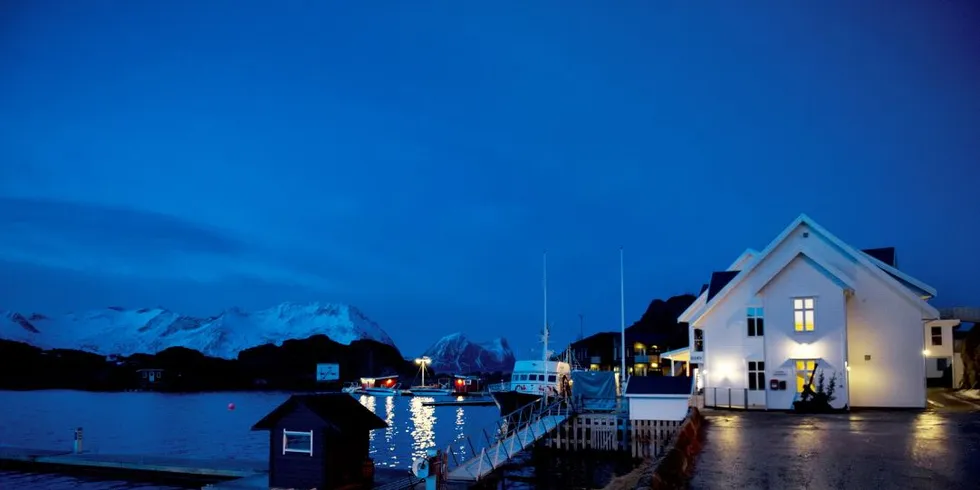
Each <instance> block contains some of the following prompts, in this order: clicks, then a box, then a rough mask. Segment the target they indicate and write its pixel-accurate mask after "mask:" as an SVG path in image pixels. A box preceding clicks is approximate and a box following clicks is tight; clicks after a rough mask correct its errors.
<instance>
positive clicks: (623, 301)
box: [619, 247, 626, 394]
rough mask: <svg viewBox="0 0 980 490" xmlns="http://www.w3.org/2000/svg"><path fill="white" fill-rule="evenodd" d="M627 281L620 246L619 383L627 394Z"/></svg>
mask: <svg viewBox="0 0 980 490" xmlns="http://www.w3.org/2000/svg"><path fill="white" fill-rule="evenodd" d="M625 292H626V288H625V281H624V279H623V247H619V327H620V329H621V342H622V346H621V347H622V350H623V355H622V362H621V364H620V371H619V373H620V380H619V383H620V385H621V386H622V389H623V390H624V391H623V394H625V388H626V298H625Z"/></svg>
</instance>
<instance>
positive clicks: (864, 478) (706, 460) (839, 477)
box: [690, 394, 980, 490]
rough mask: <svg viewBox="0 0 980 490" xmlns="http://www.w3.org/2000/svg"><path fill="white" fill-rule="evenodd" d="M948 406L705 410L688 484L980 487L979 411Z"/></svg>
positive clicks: (949, 489) (947, 489)
mask: <svg viewBox="0 0 980 490" xmlns="http://www.w3.org/2000/svg"><path fill="white" fill-rule="evenodd" d="M930 398H932V394H930ZM953 405H954V404H952V403H950V404H949V405H948V406H947V404H945V403H944V406H943V407H936V406H933V408H930V409H928V410H925V411H913V412H906V411H861V412H852V413H849V414H841V415H808V416H803V415H796V414H792V413H769V412H725V411H711V410H708V411H706V412H705V415H706V416H707V419H708V421H709V424H708V426H707V430H706V444H705V446H704V449H703V450H702V452H701V454H700V456H699V457H698V459H697V463H696V466H695V469H694V476H693V478H692V480H691V482H690V488H692V489H699V490H700V489H712V490H713V489H721V490H724V489H739V490H745V489H779V490H782V489H797V488H805V489H879V488H880V489H889V490H891V489H933V488H934V489H944V490H953V489H980V412H978V411H977V410H976V409H975V408H974V407H971V406H970V405H968V404H967V405H963V404H959V405H956V406H953ZM977 408H980V407H977Z"/></svg>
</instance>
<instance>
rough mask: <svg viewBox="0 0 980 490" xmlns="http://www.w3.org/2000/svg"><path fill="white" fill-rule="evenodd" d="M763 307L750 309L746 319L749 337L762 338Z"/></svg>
mask: <svg viewBox="0 0 980 490" xmlns="http://www.w3.org/2000/svg"><path fill="white" fill-rule="evenodd" d="M762 323H763V321H762V307H755V308H749V309H748V313H747V316H746V319H745V324H746V325H747V326H748V334H749V337H762V331H763V328H762V327H763V325H762Z"/></svg>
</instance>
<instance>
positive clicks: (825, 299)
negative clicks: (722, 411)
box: [678, 215, 956, 409]
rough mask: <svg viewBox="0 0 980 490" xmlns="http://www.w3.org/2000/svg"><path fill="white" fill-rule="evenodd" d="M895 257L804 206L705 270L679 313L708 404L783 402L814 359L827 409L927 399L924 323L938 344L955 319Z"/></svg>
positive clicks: (911, 404) (914, 404)
mask: <svg viewBox="0 0 980 490" xmlns="http://www.w3.org/2000/svg"><path fill="white" fill-rule="evenodd" d="M887 250H890V251H891V256H892V260H891V262H892V263H891V264H889V263H887V262H886V261H883V260H881V258H882V257H884V255H883V254H882V252H883V251H887ZM893 259H894V250H892V249H869V250H864V251H862V250H859V249H856V248H854V247H852V246H850V245H848V244H847V243H845V242H843V241H841V240H840V239H839V238H837V237H836V236H834V235H832V234H831V233H830V232H828V231H827V230H825V229H824V228H823V227H821V226H820V225H818V224H817V223H816V222H814V221H813V220H812V219H811V218H809V217H808V216H806V215H801V216H800V217H798V218H797V219H796V220H794V221H793V222H792V223H791V224H790V225H789V226H788V227H786V229H785V230H783V232H782V233H780V234H779V235H778V236H777V237H776V239H774V240H773V241H772V242H771V243H770V244H769V245H768V246H767V247H766V248H765V249H764V250H762V251H761V252H757V251H755V250H751V249H749V250H747V251H746V252H745V253H743V254H742V255H741V256H740V257H739V258H738V259H737V260H736V261H735V262H734V263H733V264H732V265H731V266H730V267H729V268H728V269H727V270H725V271H719V272H715V273H714V274H712V278H711V282H710V284H708V285H706V287H705V288H704V290H703V291H702V293H701V294H700V296H699V297H698V299H697V300H696V301H695V302H694V303H693V304H692V305H691V307H690V308H688V310H687V311H685V312H684V313H683V314H682V315H681V316H680V317H679V319H678V320H679V321H681V322H686V323H688V325H689V336H690V339H691V340H690V352H689V353H688V356H687V357H688V359H689V361H690V365H691V372H692V374H693V375H694V376H697V377H698V378H699V379H698V382H697V386H698V387H699V388H702V389H703V394H704V403H705V406H732V407H743V408H759V409H790V408H792V404H793V401H794V400H796V399H798V397H799V393H800V392H801V391H802V388H803V385H804V384H805V383H806V382H808V381H809V379H810V375H811V373H813V371H814V369H815V368H816V370H817V372H818V373H817V374H818V376H819V374H820V373H821V372H822V373H823V374H824V377H825V382H826V384H828V386H829V380H830V379H831V377H834V379H835V380H836V382H835V394H834V396H835V400H834V401H833V402H832V405H833V406H835V407H838V408H841V407H908V408H921V407H925V405H926V375H927V368H928V364H929V359H930V356H932V355H933V352H934V350H933V349H931V348H930V347H933V346H932V344H931V342H933V341H932V337H931V335H932V333H933V331H934V330H933V327H940V330H941V333H942V339H941V342H942V344H943V347H944V349H945V345H946V343H947V342H946V333H945V332H946V330H947V329H949V330H950V340H949V343H950V344H951V342H952V339H951V329H952V326H951V325H953V324H955V323H956V321H955V320H954V321H949V320H939V318H940V316H939V312H938V311H937V310H936V309H935V308H934V307H933V306H931V305H930V304H929V303H928V302H927V301H928V300H929V299H931V298H932V297H934V296H935V295H936V291H935V290H934V289H933V288H932V287H930V286H929V285H927V284H925V283H923V282H921V281H919V280H917V279H915V278H914V277H912V276H910V275H908V274H906V273H905V272H904V271H900V270H899V269H898V268H897V267H896V264H895V263H894V260H893ZM935 352H936V354H937V355H942V356H945V355H946V354H947V353H946V351H945V350H942V351H941V352H942V353H941V354H940V351H939V350H938V349H936V350H935ZM814 383H815V384H816V379H815V380H814Z"/></svg>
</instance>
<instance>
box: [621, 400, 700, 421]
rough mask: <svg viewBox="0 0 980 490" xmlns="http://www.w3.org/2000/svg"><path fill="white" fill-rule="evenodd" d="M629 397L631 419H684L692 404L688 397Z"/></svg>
mask: <svg viewBox="0 0 980 490" xmlns="http://www.w3.org/2000/svg"><path fill="white" fill-rule="evenodd" d="M627 398H628V399H629V408H630V420H683V419H684V417H685V416H686V415H687V408H688V405H689V404H690V400H689V399H688V398H686V397H685V398H640V397H632V396H627Z"/></svg>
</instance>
